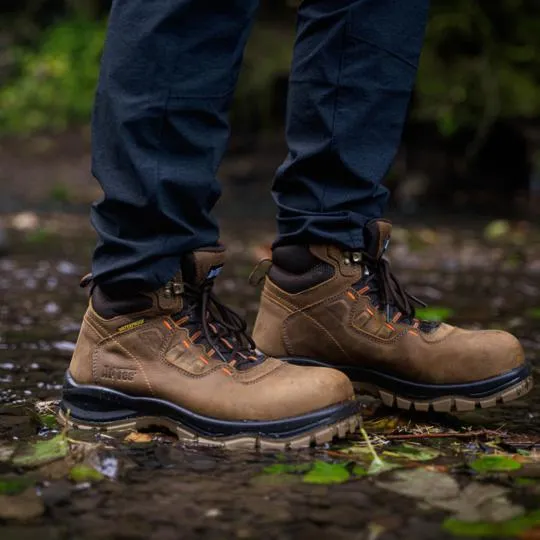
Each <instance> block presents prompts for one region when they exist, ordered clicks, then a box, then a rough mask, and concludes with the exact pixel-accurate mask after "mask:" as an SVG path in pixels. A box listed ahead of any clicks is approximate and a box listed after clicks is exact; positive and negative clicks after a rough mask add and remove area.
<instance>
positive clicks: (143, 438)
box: [124, 431, 153, 443]
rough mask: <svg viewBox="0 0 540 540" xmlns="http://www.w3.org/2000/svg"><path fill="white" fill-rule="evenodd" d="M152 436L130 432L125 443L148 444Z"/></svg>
mask: <svg viewBox="0 0 540 540" xmlns="http://www.w3.org/2000/svg"><path fill="white" fill-rule="evenodd" d="M152 440H153V439H152V435H151V434H150V433H141V432H140V431H132V432H131V433H128V435H126V438H125V439H124V441H125V442H131V443H149V442H152Z"/></svg>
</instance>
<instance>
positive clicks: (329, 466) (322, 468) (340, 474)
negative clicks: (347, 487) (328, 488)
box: [302, 461, 351, 484]
mask: <svg viewBox="0 0 540 540" xmlns="http://www.w3.org/2000/svg"><path fill="white" fill-rule="evenodd" d="M350 476H351V475H350V473H349V471H348V470H347V463H326V462H325V461H316V462H315V463H314V464H313V468H312V469H311V470H310V471H309V472H307V473H306V474H305V475H304V477H303V478H302V480H303V481H304V482H306V483H307V484H341V483H343V482H346V481H347V480H348V479H349V478H350Z"/></svg>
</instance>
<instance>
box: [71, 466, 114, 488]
mask: <svg viewBox="0 0 540 540" xmlns="http://www.w3.org/2000/svg"><path fill="white" fill-rule="evenodd" d="M69 478H70V479H71V480H73V482H76V483H77V484H80V483H82V482H101V480H103V479H104V478H105V477H104V475H103V474H102V473H100V472H99V471H96V469H94V468H93V467H89V466H88V465H84V464H79V465H75V466H73V467H72V468H71V471H69Z"/></svg>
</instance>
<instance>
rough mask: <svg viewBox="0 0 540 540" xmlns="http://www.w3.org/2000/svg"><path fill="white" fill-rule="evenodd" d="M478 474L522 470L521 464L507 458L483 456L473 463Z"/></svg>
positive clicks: (472, 465) (472, 466)
mask: <svg viewBox="0 0 540 540" xmlns="http://www.w3.org/2000/svg"><path fill="white" fill-rule="evenodd" d="M470 466H471V468H472V469H473V470H475V471H476V472H478V473H490V472H508V471H515V470H517V469H520V468H521V463H519V462H517V461H516V460H515V459H512V458H511V457H507V456H482V457H480V458H478V459H475V460H474V461H473V462H472V463H471V465H470Z"/></svg>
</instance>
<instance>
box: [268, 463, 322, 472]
mask: <svg viewBox="0 0 540 540" xmlns="http://www.w3.org/2000/svg"><path fill="white" fill-rule="evenodd" d="M311 467H312V464H311V463H275V464H274V465H269V466H268V467H265V468H264V469H263V473H265V474H294V473H305V472H307V471H309V470H310V469H311Z"/></svg>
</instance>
